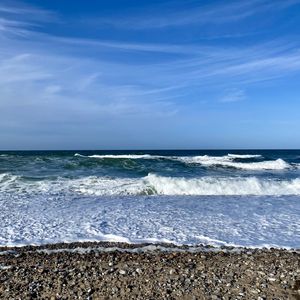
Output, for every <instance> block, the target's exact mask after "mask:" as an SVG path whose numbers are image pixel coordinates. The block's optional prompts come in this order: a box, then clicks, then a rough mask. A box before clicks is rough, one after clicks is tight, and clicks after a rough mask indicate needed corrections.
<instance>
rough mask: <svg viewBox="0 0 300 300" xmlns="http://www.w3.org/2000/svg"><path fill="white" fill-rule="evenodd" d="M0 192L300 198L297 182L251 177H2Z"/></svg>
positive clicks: (297, 179) (299, 180)
mask: <svg viewBox="0 0 300 300" xmlns="http://www.w3.org/2000/svg"><path fill="white" fill-rule="evenodd" d="M0 192H2V193H11V194H15V195H22V194H29V195H30V194H79V195H90V196H125V195H155V194H156V195H174V196H176V195H259V196H261V195H269V196H272V195H273V196H276V195H300V178H296V179H291V180H276V179H268V178H257V177H254V176H251V177H211V176H204V177H199V178H185V177H166V176H159V175H156V174H149V175H148V176H145V177H142V178H109V177H97V176H88V177H83V178H78V179H68V178H58V179H55V180H50V179H49V180H42V181H26V180H25V181H24V180H23V179H22V178H21V177H19V176H14V175H9V174H1V175H0Z"/></svg>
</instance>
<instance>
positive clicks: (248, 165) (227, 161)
mask: <svg viewBox="0 0 300 300" xmlns="http://www.w3.org/2000/svg"><path fill="white" fill-rule="evenodd" d="M75 156H78V157H85V158H96V159H153V160H155V159H165V160H171V161H179V162H182V163H185V164H188V165H197V164H198V165H201V166H204V167H225V168H236V169H242V170H253V171H259V170H284V169H289V168H292V165H290V164H289V163H287V162H286V161H284V160H283V159H281V158H278V159H276V160H264V161H254V162H241V161H236V159H239V160H240V159H255V158H259V157H262V156H261V155H260V154H245V155H242V154H230V153H229V154H228V155H224V156H210V155H200V156H162V155H150V154H119V155H112V154H108V155H89V156H85V155H81V154H79V153H76V154H75Z"/></svg>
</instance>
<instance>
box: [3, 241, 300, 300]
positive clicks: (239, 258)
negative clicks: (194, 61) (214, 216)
mask: <svg viewBox="0 0 300 300" xmlns="http://www.w3.org/2000/svg"><path fill="white" fill-rule="evenodd" d="M0 299H141V300H142V299H143V300H144V299H153V300H154V299H260V300H262V299H300V251H299V250H297V251H296V250H279V249H269V250H268V249H245V248H229V247H227V248H226V247H225V248H222V249H220V248H213V247H204V246H201V247H200V246H199V247H176V246H174V245H169V244H167V245H150V244H143V245H129V244H123V243H109V242H99V243H89V242H85V243H71V244H54V245H45V246H39V247H33V246H27V247H19V248H13V247H12V248H7V247H2V248H0Z"/></svg>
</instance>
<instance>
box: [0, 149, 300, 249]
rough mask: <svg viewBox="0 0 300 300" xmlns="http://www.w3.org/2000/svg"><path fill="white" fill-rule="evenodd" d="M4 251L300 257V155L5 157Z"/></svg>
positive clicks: (1, 182)
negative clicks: (108, 247)
mask: <svg viewBox="0 0 300 300" xmlns="http://www.w3.org/2000/svg"><path fill="white" fill-rule="evenodd" d="M0 222H1V226H0V245H25V244H45V243H55V242H63V241H65V242H72V241H88V240H89V241H101V240H110V241H125V242H135V243H139V242H172V243H175V244H189V245H196V244H209V245H214V246H222V245H233V246H247V247H284V248H300V150H299V151H298V150H244V151H236V150H222V151H208V150H206V151H200V150H191V151H41V152H32V151H28V152H26V151H25V152H21V151H20V152H0Z"/></svg>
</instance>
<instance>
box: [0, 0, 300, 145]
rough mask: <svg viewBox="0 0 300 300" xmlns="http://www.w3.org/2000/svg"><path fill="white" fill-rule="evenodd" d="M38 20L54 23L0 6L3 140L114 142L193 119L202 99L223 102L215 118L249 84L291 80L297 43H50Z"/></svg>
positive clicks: (198, 16) (204, 11) (204, 16)
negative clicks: (30, 135) (20, 135)
mask: <svg viewBox="0 0 300 300" xmlns="http://www.w3.org/2000/svg"><path fill="white" fill-rule="evenodd" d="M298 2H299V1H296V0H295V1H288V0H287V1H286V2H284V3H283V2H279V1H275V2H274V7H273V6H272V7H271V2H270V1H267V0H266V1H258V0H257V1H253V2H251V1H250V2H249V1H246V2H232V3H231V4H230V5H224V4H222V5H221V4H219V6H217V7H216V6H213V7H214V8H216V10H214V9H213V7H211V6H207V7H203V8H201V9H199V10H197V11H195V14H194V15H193V14H192V15H191V16H189V17H188V16H186V18H185V17H184V16H183V15H184V14H185V13H186V12H185V11H183V12H178V13H176V14H175V13H174V14H172V13H170V14H169V15H167V16H166V19H164V18H163V19H162V20H161V21H157V20H156V18H160V17H159V16H157V17H152V18H149V19H146V20H143V19H142V18H141V19H139V18H140V16H137V17H136V20H138V21H137V23H136V25H137V26H140V28H153V27H155V26H156V27H155V28H161V29H162V28H164V27H168V26H181V25H187V24H191V23H193V22H200V23H201V22H207V23H208V22H215V20H214V18H215V19H218V22H229V21H230V22H231V21H233V20H236V19H235V18H240V19H242V18H246V17H247V16H248V15H249V14H250V15H251V14H256V13H258V12H259V11H262V10H264V11H267V10H274V9H280V7H283V6H285V7H287V6H290V5H294V4H297V3H298ZM255 3H256V4H257V6H256V5H254V4H255ZM272 3H273V2H272ZM246 8H247V10H246ZM244 10H245V12H243V11H244ZM238 12H239V13H238ZM40 13H41V14H42V16H43V15H44V16H45V20H47V22H52V21H53V22H54V21H55V22H56V21H57V22H60V20H59V19H58V20H57V19H55V18H57V15H55V14H53V13H52V12H47V11H44V10H41V12H40V9H38V8H34V7H26V6H25V5H24V4H23V5H21V6H20V7H19V8H18V6H17V5H16V6H11V5H9V6H8V5H4V4H2V3H1V4H0V44H1V47H0V94H1V98H0V126H1V128H3V129H4V131H6V132H14V131H20V130H23V131H24V132H25V131H26V130H28V132H32V131H33V130H39V131H40V132H42V133H43V130H44V132H46V131H47V130H48V131H51V130H50V129H49V128H52V127H53V128H57V131H58V129H61V128H64V130H65V132H66V133H68V134H72V135H76V133H78V132H79V133H81V134H82V135H84V130H86V129H87V128H89V129H91V130H93V132H94V133H97V134H98V133H99V132H101V130H104V129H103V128H108V127H109V128H110V129H109V130H111V131H110V132H109V135H110V136H114V134H113V133H114V132H115V131H117V129H119V128H121V129H123V128H126V127H129V126H131V125H132V127H131V130H132V128H138V127H137V126H136V125H137V124H140V123H141V122H142V123H147V124H154V123H157V122H166V121H165V120H166V119H168V118H169V119H172V118H176V116H178V115H181V114H183V112H184V111H188V110H190V111H194V110H196V109H195V108H196V107H197V105H202V104H203V105H206V104H207V102H209V101H207V102H206V98H205V97H203V96H202V95H203V94H204V93H205V92H204V91H207V90H209V91H214V92H215V93H216V94H217V95H220V94H222V92H223V93H224V94H223V95H222V96H221V97H219V98H218V99H216V100H215V102H216V105H218V106H220V107H223V108H224V105H221V103H218V102H224V103H225V102H227V103H228V102H237V101H242V100H244V99H246V98H247V97H246V95H245V92H244V91H245V90H247V91H248V88H249V87H251V86H253V85H254V84H255V83H257V82H264V81H266V80H270V79H274V78H281V77H285V76H290V75H291V74H296V73H300V43H299V42H298V40H297V39H289V38H288V37H285V38H278V39H276V40H272V39H271V40H267V41H264V42H259V43H258V42H256V41H253V42H252V43H245V44H243V45H242V44H238V45H236V44H231V45H230V44H226V45H224V44H218V43H207V44H206V43H204V42H202V43H197V42H194V43H190V44H184V43H182V42H181V41H180V39H178V40H177V43H174V42H172V41H169V42H168V41H167V40H166V42H154V41H153V40H152V41H151V42H141V40H139V39H136V40H134V41H129V40H125V41H124V40H122V41H120V40H118V39H117V38H115V39H114V40H108V39H107V38H106V39H101V38H99V37H98V38H94V39H93V38H92V37H83V34H82V35H81V36H79V37H74V36H72V37H70V36H58V35H55V34H52V35H50V34H49V33H45V32H43V30H41V27H39V26H42V25H43V24H44V20H40V16H36V15H39V14H40ZM181 14H183V15H182V16H181ZM175 15H176V16H175ZM221 15H224V16H223V19H222V16H221ZM53 16H55V17H53ZM51 18H52V19H51ZM51 20H52V21H51ZM112 21H113V22H114V20H112ZM123 21H124V20H123ZM123 21H122V20H121V21H120V22H121V23H122V22H123ZM124 22H127V23H126V24H125V25H126V26H127V28H130V27H131V25H132V26H133V25H134V21H133V19H130V18H129V19H126V20H125V21H124ZM121 23H120V24H121ZM131 23H132V24H131ZM1 33H2V34H1ZM144 40H145V39H144ZM228 87H234V88H230V89H228ZM204 98H205V101H204ZM187 99H188V101H187ZM212 101H214V100H212ZM108 125H109V126H108ZM149 126H150V125H149ZM5 129H7V130H5ZM121 129H120V130H121ZM114 130H115V131H114ZM124 130H125V129H124ZM47 134H48V133H47ZM106 134H107V133H106ZM140 134H141V135H142V134H143V133H142V132H141V133H140ZM0 146H1V145H0Z"/></svg>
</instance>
